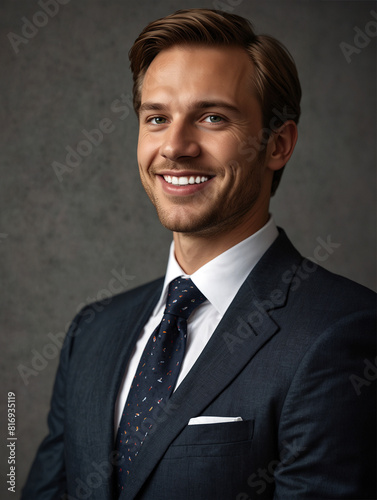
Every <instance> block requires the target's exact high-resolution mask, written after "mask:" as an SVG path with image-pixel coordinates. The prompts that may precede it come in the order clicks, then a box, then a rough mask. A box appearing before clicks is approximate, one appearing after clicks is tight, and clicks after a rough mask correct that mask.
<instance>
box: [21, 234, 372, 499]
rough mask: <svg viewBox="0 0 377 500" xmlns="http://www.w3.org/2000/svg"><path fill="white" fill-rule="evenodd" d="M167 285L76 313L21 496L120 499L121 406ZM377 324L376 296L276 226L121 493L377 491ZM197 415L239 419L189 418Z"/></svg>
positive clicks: (199, 495)
mask: <svg viewBox="0 0 377 500" xmlns="http://www.w3.org/2000/svg"><path fill="white" fill-rule="evenodd" d="M162 285H163V279H159V280H157V281H154V282H153V283H149V284H147V285H144V286H141V287H139V288H137V289H135V290H132V291H130V292H126V293H123V294H120V295H117V296H115V297H113V298H112V299H111V301H109V303H108V304H107V305H104V306H103V307H102V310H101V311H98V310H96V309H95V308H93V307H92V306H88V307H86V308H85V309H83V311H81V313H80V314H79V315H78V317H77V318H76V319H75V320H74V322H73V324H72V327H71V329H70V331H69V333H68V335H67V338H66V341H65V344H64V346H63V348H62V353H61V360H60V365H59V369H58V372H57V377H56V381H55V386H54V392H53V397H52V403H51V411H50V414H49V417H48V423H49V435H48V436H47V438H46V439H45V440H44V441H43V443H42V444H41V446H40V449H39V451H38V453H37V456H36V459H35V461H34V464H33V466H32V469H31V471H30V474H29V478H28V481H27V483H26V486H25V488H24V491H23V496H22V499H23V500H52V499H60V498H62V496H63V498H67V499H69V500H73V499H77V500H79V499H84V498H89V499H96V500H110V499H113V498H115V496H114V493H113V476H112V470H113V465H114V454H113V451H114V423H113V422H114V406H115V402H116V398H117V394H118V391H119V387H120V384H121V381H122V377H123V375H124V371H125V367H126V365H127V362H128V360H129V358H130V356H131V354H132V351H133V348H134V346H135V342H136V340H137V338H138V336H139V334H140V331H141V329H142V328H143V326H144V324H145V323H146V322H147V320H148V318H149V316H150V314H151V313H152V311H153V308H154V306H155V304H156V302H157V300H158V298H159V296H160V293H161V289H162ZM97 309H101V307H97ZM375 328H376V320H375V294H374V293H373V292H371V291H370V290H368V289H366V288H364V287H362V286H360V285H357V284H355V283H353V282H351V281H349V280H347V279H345V278H341V277H339V276H336V275H334V274H332V273H330V272H328V271H326V270H324V269H323V268H321V267H319V266H316V265H315V264H313V263H312V262H310V261H308V260H306V259H303V258H302V257H301V256H300V254H299V253H298V252H297V251H296V250H295V249H294V247H293V246H292V245H291V243H290V242H289V240H288V238H287V237H286V235H285V233H284V232H283V231H280V235H279V237H278V238H277V240H276V241H275V242H274V243H273V245H272V246H271V247H270V248H269V249H268V251H267V252H266V253H265V254H264V256H263V257H262V259H261V260H260V261H259V263H258V264H257V266H256V267H255V268H254V270H253V271H252V272H251V273H250V275H249V276H248V277H247V279H246V280H245V282H244V284H243V285H242V287H241V288H240V290H239V292H238V294H237V296H236V297H235V299H234V301H233V302H232V304H231V305H230V307H229V309H228V311H227V312H226V314H225V316H224V317H223V319H222V321H221V322H220V324H219V325H218V327H217V329H216V331H215V332H214V334H213V336H212V337H211V339H210V341H209V342H208V344H207V346H206V347H205V349H204V351H203V352H202V354H201V355H200V357H199V359H198V360H197V362H196V363H195V365H194V366H193V368H192V369H191V371H190V372H189V374H188V375H187V376H186V378H185V379H184V380H183V381H182V383H181V384H180V386H179V387H178V388H177V390H176V391H175V392H174V393H173V395H172V397H171V398H170V400H169V402H168V404H167V405H166V407H165V408H164V410H163V412H162V413H161V414H160V416H159V418H158V419H157V421H156V422H155V426H154V427H153V430H154V432H152V434H150V435H149V436H148V437H147V439H146V441H145V443H144V445H143V446H142V448H141V450H140V452H139V455H138V457H137V464H136V465H135V467H134V469H133V471H134V472H133V473H132V476H131V477H130V479H129V484H128V485H127V488H126V490H125V491H124V492H123V493H122V495H121V497H120V498H121V500H126V499H139V500H167V499H169V500H178V499H179V500H181V499H183V500H201V499H203V500H208V499H214V500H230V499H233V500H249V499H263V500H266V499H274V500H282V499H283V500H295V499H297V500H306V499H307V500H309V499H310V500H320V499H328V498H333V499H334V498H338V499H371V498H376V490H375V473H376V461H375V451H374V447H375V442H376V436H375V432H376V431H375V424H376V413H375V397H374V394H375V389H376V382H375V380H376V376H377V369H376V359H375ZM202 415H203V416H205V415H207V416H228V417H238V416H239V417H241V418H242V421H238V422H232V423H216V424H201V425H188V421H189V420H190V418H192V417H197V416H202ZM64 494H65V495H66V496H65V497H64Z"/></svg>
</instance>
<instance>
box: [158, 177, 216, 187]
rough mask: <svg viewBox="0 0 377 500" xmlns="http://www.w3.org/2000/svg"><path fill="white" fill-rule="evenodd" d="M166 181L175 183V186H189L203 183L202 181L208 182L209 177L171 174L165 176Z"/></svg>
mask: <svg viewBox="0 0 377 500" xmlns="http://www.w3.org/2000/svg"><path fill="white" fill-rule="evenodd" d="M163 177H164V179H165V181H166V182H168V183H169V184H173V185H174V186H187V185H188V184H201V183H202V182H207V181H208V179H209V178H208V177H204V176H203V177H199V176H197V177H194V176H191V177H183V176H182V177H172V176H170V175H164V176H163Z"/></svg>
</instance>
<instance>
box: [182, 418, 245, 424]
mask: <svg viewBox="0 0 377 500" xmlns="http://www.w3.org/2000/svg"><path fill="white" fill-rule="evenodd" d="M229 422H242V417H194V418H190V420H189V423H188V425H199V424H225V423H229Z"/></svg>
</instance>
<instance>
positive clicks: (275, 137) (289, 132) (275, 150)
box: [267, 120, 298, 171]
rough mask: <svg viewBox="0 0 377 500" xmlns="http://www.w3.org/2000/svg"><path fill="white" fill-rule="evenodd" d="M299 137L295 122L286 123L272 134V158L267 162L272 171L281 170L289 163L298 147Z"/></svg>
mask: <svg viewBox="0 0 377 500" xmlns="http://www.w3.org/2000/svg"><path fill="white" fill-rule="evenodd" d="M297 136H298V132H297V125H296V123H295V122H294V121H293V120H288V121H286V122H285V123H283V125H281V126H280V127H279V128H278V129H276V130H274V131H273V132H272V134H271V137H270V139H271V142H270V145H269V147H270V148H271V149H270V157H269V160H268V162H267V167H268V168H269V169H270V170H274V171H275V170H279V169H280V168H283V167H284V165H285V164H286V163H287V162H288V160H289V158H290V157H291V156H292V153H293V150H294V148H295V146H296V142H297Z"/></svg>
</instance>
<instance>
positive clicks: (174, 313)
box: [116, 277, 206, 494]
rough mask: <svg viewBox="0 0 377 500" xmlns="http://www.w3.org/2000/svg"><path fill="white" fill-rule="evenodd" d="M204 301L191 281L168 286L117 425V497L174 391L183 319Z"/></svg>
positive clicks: (182, 341)
mask: <svg viewBox="0 0 377 500" xmlns="http://www.w3.org/2000/svg"><path fill="white" fill-rule="evenodd" d="M205 300H206V298H205V297H204V295H203V294H202V293H201V292H200V290H198V288H197V287H196V286H195V285H194V283H193V282H192V281H191V279H186V278H182V277H181V278H177V279H175V280H173V281H172V282H171V283H170V285H169V291H168V298H167V303H166V308H165V312H164V315H163V318H162V321H161V323H160V324H159V325H158V327H157V328H156V329H155V331H154V332H153V333H152V335H151V336H150V338H149V340H148V342H147V345H146V346H145V349H144V351H143V354H142V356H141V358H140V362H139V365H138V368H137V370H136V374H135V377H134V379H133V382H132V385H131V388H130V392H129V394H128V397H127V401H126V404H125V406H124V410H123V414H122V417H121V421H120V424H119V429H118V434H117V438H116V449H117V451H118V454H119V456H118V460H117V462H118V463H119V464H120V465H119V466H118V467H117V471H116V476H117V477H116V483H117V489H118V494H120V492H121V491H122V489H123V488H124V486H125V484H126V482H127V477H128V476H129V474H130V473H131V470H132V466H133V462H134V459H135V457H136V456H137V454H138V452H139V449H140V447H141V446H142V444H143V443H144V440H145V438H146V436H147V435H148V433H151V432H152V430H151V429H152V427H153V425H154V424H155V423H156V421H157V420H158V413H159V411H161V408H162V407H164V406H165V405H166V402H167V400H168V399H169V397H170V395H171V394H172V392H173V390H174V387H175V384H176V382H177V379H178V375H179V371H180V369H181V364H182V361H183V357H184V353H185V347H186V337H187V319H188V318H189V316H190V314H191V313H192V312H193V311H194V309H195V308H196V307H198V306H199V305H200V304H202V303H203V302H204V301H205Z"/></svg>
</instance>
